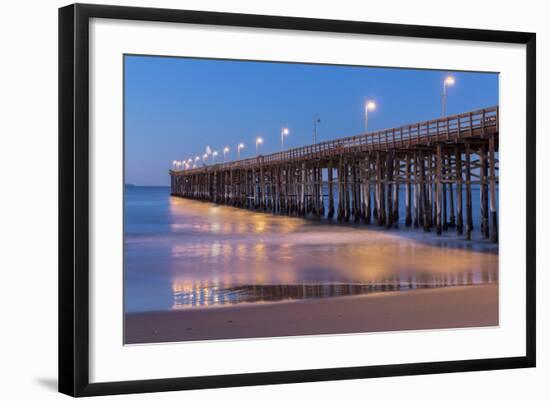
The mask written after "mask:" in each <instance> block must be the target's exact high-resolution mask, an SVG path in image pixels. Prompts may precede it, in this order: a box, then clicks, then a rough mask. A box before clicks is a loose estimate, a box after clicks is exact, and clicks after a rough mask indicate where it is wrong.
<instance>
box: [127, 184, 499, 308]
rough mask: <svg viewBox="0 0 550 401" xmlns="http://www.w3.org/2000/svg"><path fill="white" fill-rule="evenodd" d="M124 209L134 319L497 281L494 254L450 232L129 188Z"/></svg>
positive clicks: (492, 248)
mask: <svg viewBox="0 0 550 401" xmlns="http://www.w3.org/2000/svg"><path fill="white" fill-rule="evenodd" d="M137 192H139V193H137ZM134 195H135V196H134ZM126 202H127V203H126V215H125V216H126V220H125V230H126V236H125V308H126V311H129V312H135V311H146V310H167V309H178V308H187V307H189V308H192V307H195V308H196V307H208V306H222V305H233V304H238V303H247V302H248V303H249V302H274V301H283V300H297V299H307V298H320V297H335V296H347V295H354V294H365V293H371V292H380V291H400V290H415V289H417V288H432V287H443V286H454V285H476V284H482V283H497V282H498V246H497V245H494V244H490V243H487V242H480V241H472V242H468V241H466V240H463V239H460V238H457V237H455V236H454V235H453V234H451V233H447V234H445V235H444V236H443V237H441V238H437V237H435V236H433V235H431V234H424V233H421V232H420V233H419V232H417V231H411V232H408V231H407V230H398V231H397V230H393V231H386V230H384V229H376V228H373V227H372V226H371V227H366V226H365V225H361V224H357V225H345V226H343V225H338V224H330V223H318V222H315V221H312V220H306V219H302V218H290V217H285V216H274V215H271V214H267V213H258V212H250V211H246V210H242V209H235V208H231V207H228V206H216V205H214V204H212V203H206V202H200V201H193V200H186V199H181V198H170V197H169V196H168V189H164V188H163V189H154V190H149V191H146V190H145V189H141V188H137V189H130V190H127V195H126Z"/></svg>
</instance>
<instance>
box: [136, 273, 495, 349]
mask: <svg viewBox="0 0 550 401" xmlns="http://www.w3.org/2000/svg"><path fill="white" fill-rule="evenodd" d="M125 320H126V321H125V343H126V344H138V343H151V342H153V343H156V342H170V341H190V340H216V339H231V338H255V337H276V336H298V335H313V334H336V333H357V332H377V331H393V330H419V329H437V328H453V327H480V326H495V325H498V285H497V284H481V285H470V286H456V287H446V288H437V289H418V290H411V291H401V292H385V293H375V294H367V295H355V296H346V297H337V298H329V299H310V300H305V301H289V302H284V301H283V302H274V303H253V304H239V305H236V306H223V307H211V308H201V309H188V310H174V311H163V312H142V313H128V314H126V318H125Z"/></svg>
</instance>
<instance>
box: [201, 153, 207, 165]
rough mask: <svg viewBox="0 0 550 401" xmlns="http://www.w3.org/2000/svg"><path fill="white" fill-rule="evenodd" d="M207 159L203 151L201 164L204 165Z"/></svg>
mask: <svg viewBox="0 0 550 401" xmlns="http://www.w3.org/2000/svg"><path fill="white" fill-rule="evenodd" d="M207 160H208V153H205V154H204V155H202V164H203V166H206V161H207Z"/></svg>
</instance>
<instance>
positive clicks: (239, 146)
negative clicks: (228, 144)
mask: <svg viewBox="0 0 550 401" xmlns="http://www.w3.org/2000/svg"><path fill="white" fill-rule="evenodd" d="M242 148H244V143H239V144H238V145H237V160H241V149H242Z"/></svg>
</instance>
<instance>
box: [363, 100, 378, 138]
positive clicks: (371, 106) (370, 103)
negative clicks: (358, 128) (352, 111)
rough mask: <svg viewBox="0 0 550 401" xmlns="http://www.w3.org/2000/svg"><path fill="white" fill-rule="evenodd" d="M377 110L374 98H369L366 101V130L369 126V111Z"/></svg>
mask: <svg viewBox="0 0 550 401" xmlns="http://www.w3.org/2000/svg"><path fill="white" fill-rule="evenodd" d="M374 110H376V103H374V102H373V101H372V100H367V101H366V102H365V131H367V130H368V128H369V111H374Z"/></svg>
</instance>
